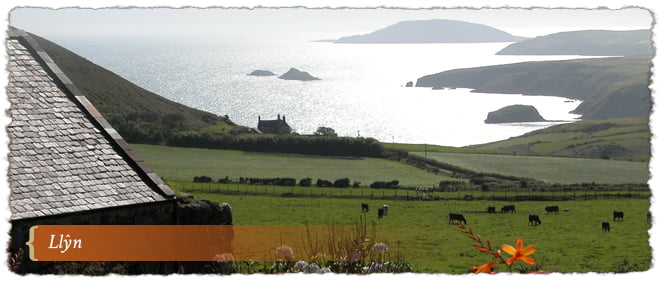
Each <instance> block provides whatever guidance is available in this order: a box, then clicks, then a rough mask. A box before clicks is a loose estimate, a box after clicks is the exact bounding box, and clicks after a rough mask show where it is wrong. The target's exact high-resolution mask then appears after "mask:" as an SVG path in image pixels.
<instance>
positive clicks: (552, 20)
mask: <svg viewBox="0 0 663 282" xmlns="http://www.w3.org/2000/svg"><path fill="white" fill-rule="evenodd" d="M415 19H454V20H463V21H468V22H474V23H481V24H486V25H490V26H492V27H495V28H499V29H502V30H504V31H507V32H509V33H511V34H513V35H519V36H529V37H533V36H538V35H545V34H547V33H552V32H558V31H568V30H580V29H642V28H650V27H651V25H652V21H653V19H652V16H651V14H650V12H649V11H648V10H646V9H644V8H627V9H619V10H609V9H593V10H590V9H515V8H514V9H506V8H503V9H423V10H404V9H384V8H381V9H304V8H288V9H268V8H262V9H254V10H250V9H221V8H208V9H200V8H186V9H175V8H151V9H150V8H130V9H129V8H127V9H117V8H115V9H80V8H67V9H50V8H17V9H14V10H12V11H11V12H10V13H9V23H10V25H13V26H16V27H18V28H21V29H25V30H27V31H29V32H32V33H35V34H38V35H41V36H45V37H47V38H49V37H50V38H52V37H70V36H75V37H79V36H84V37H92V36H102V37H110V36H118V35H121V36H146V35H150V36H218V37H227V36H234V37H237V36H247V37H250V36H274V37H278V36H284V35H294V34H296V35H298V36H301V37H306V36H326V37H327V38H337V37H341V36H346V35H353V34H364V33H369V32H371V31H373V30H377V29H380V28H383V27H386V26H389V25H392V24H394V23H396V22H398V21H403V20H415ZM310 39H311V40H314V39H322V38H310Z"/></svg>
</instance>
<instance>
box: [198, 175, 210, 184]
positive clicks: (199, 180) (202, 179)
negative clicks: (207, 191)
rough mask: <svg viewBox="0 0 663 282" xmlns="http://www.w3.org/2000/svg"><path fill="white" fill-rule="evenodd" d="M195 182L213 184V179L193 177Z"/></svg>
mask: <svg viewBox="0 0 663 282" xmlns="http://www.w3.org/2000/svg"><path fill="white" fill-rule="evenodd" d="M193 182H195V183H210V182H212V178H211V177H209V176H204V175H203V176H194V177H193Z"/></svg>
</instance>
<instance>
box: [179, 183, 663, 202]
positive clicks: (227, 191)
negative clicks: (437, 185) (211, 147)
mask: <svg viewBox="0 0 663 282" xmlns="http://www.w3.org/2000/svg"><path fill="white" fill-rule="evenodd" d="M177 186H178V188H179V190H180V191H182V192H185V193H214V194H222V195H247V196H248V195H255V196H269V197H309V198H349V199H384V200H406V201H415V200H423V201H449V200H465V201H473V200H478V201H482V200H491V201H493V200H495V201H572V200H580V201H582V200H592V199H614V198H633V199H647V198H650V197H651V191H650V190H649V189H643V188H633V189H627V188H622V189H611V190H597V189H594V190H590V189H572V190H570V189H558V190H552V191H550V190H548V191H541V190H539V191H536V190H529V191H518V190H507V189H504V190H493V191H478V190H463V191H453V192H440V191H434V189H415V188H401V189H380V188H365V187H362V188H333V187H324V188H323V187H300V186H268V185H241V184H237V185H233V184H216V183H179V184H178V185H177Z"/></svg>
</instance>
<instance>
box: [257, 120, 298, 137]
mask: <svg viewBox="0 0 663 282" xmlns="http://www.w3.org/2000/svg"><path fill="white" fill-rule="evenodd" d="M258 130H260V132H262V133H272V134H283V133H288V134H289V133H290V131H291V129H290V125H288V123H287V122H285V116H283V119H281V116H280V115H279V116H278V118H277V119H275V120H263V119H260V117H258Z"/></svg>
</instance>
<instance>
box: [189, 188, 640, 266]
mask: <svg viewBox="0 0 663 282" xmlns="http://www.w3.org/2000/svg"><path fill="white" fill-rule="evenodd" d="M348 189H350V188H348ZM194 194H195V195H196V196H197V197H200V198H205V199H210V200H212V201H216V202H228V203H230V204H231V205H232V207H233V215H234V219H233V220H234V222H233V223H234V224H236V225H262V224H266V225H271V224H293V225H298V224H310V225H328V224H353V223H355V222H356V220H357V219H358V218H360V217H361V216H362V215H363V213H362V212H361V208H360V203H363V202H365V203H368V204H369V205H370V207H371V210H370V211H369V212H368V213H365V214H364V215H365V216H366V219H367V222H368V223H369V224H375V225H376V226H378V229H377V230H378V232H377V234H376V238H375V239H374V240H375V241H376V242H380V241H383V242H386V243H387V244H388V245H389V251H390V252H401V253H402V254H403V255H405V258H406V260H407V261H409V262H411V264H412V265H413V266H414V267H415V270H416V271H419V272H432V273H464V272H466V271H467V270H468V269H469V268H471V266H472V265H479V264H483V263H486V262H488V261H490V256H489V255H486V254H482V253H480V252H478V251H477V249H476V248H474V247H472V243H473V241H472V240H470V239H469V238H467V237H466V236H465V234H463V233H461V232H460V230H459V228H458V227H456V226H455V225H453V224H449V223H448V218H447V216H448V214H449V213H450V212H458V213H463V214H464V215H465V217H466V219H467V226H468V227H472V228H473V230H474V231H475V233H476V234H480V235H481V236H482V237H483V238H484V239H486V238H490V239H491V240H492V242H493V244H494V245H498V246H499V245H501V244H510V245H514V244H515V241H516V239H517V238H522V239H523V240H524V242H525V245H536V247H537V251H536V252H535V253H534V254H533V255H532V258H534V259H535V260H536V261H537V263H538V264H539V265H540V266H541V267H542V268H543V269H545V270H547V271H554V272H590V271H591V272H594V271H596V272H613V271H634V270H646V269H648V268H649V267H650V262H651V259H652V253H651V248H650V246H649V243H648V239H649V235H648V233H647V230H648V229H649V228H650V224H649V223H648V222H647V221H646V217H645V214H646V213H647V210H648V208H649V200H647V199H596V200H588V201H564V202H534V201H529V202H499V201H393V200H387V201H385V200H381V199H380V200H378V199H374V200H370V199H361V200H360V199H342V198H333V199H332V198H315V199H312V198H300V197H294V198H293V197H269V196H253V195H222V194H217V193H194ZM383 204H388V205H389V213H388V215H387V216H385V217H384V218H382V219H378V218H377V214H376V208H377V207H379V206H381V205H383ZM506 204H515V205H516V208H517V210H518V212H517V213H514V214H501V213H497V214H488V213H486V212H485V210H486V207H487V206H490V205H492V206H497V207H498V209H499V207H501V206H502V205H506ZM549 204H558V205H559V206H560V208H561V209H562V210H565V209H568V210H569V211H568V212H565V211H561V212H560V213H559V214H557V215H553V214H550V215H547V214H545V212H544V210H543V208H544V207H545V206H546V205H549ZM613 210H623V211H624V213H625V218H624V222H613V221H612V211H613ZM530 213H537V214H539V215H540V216H541V221H542V224H541V225H539V226H530V225H529V224H528V219H527V217H528V214H530ZM602 221H609V222H610V223H611V227H612V230H611V232H602V230H601V222H602ZM295 252H297V250H295ZM300 252H301V251H300ZM498 270H503V269H498Z"/></svg>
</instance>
